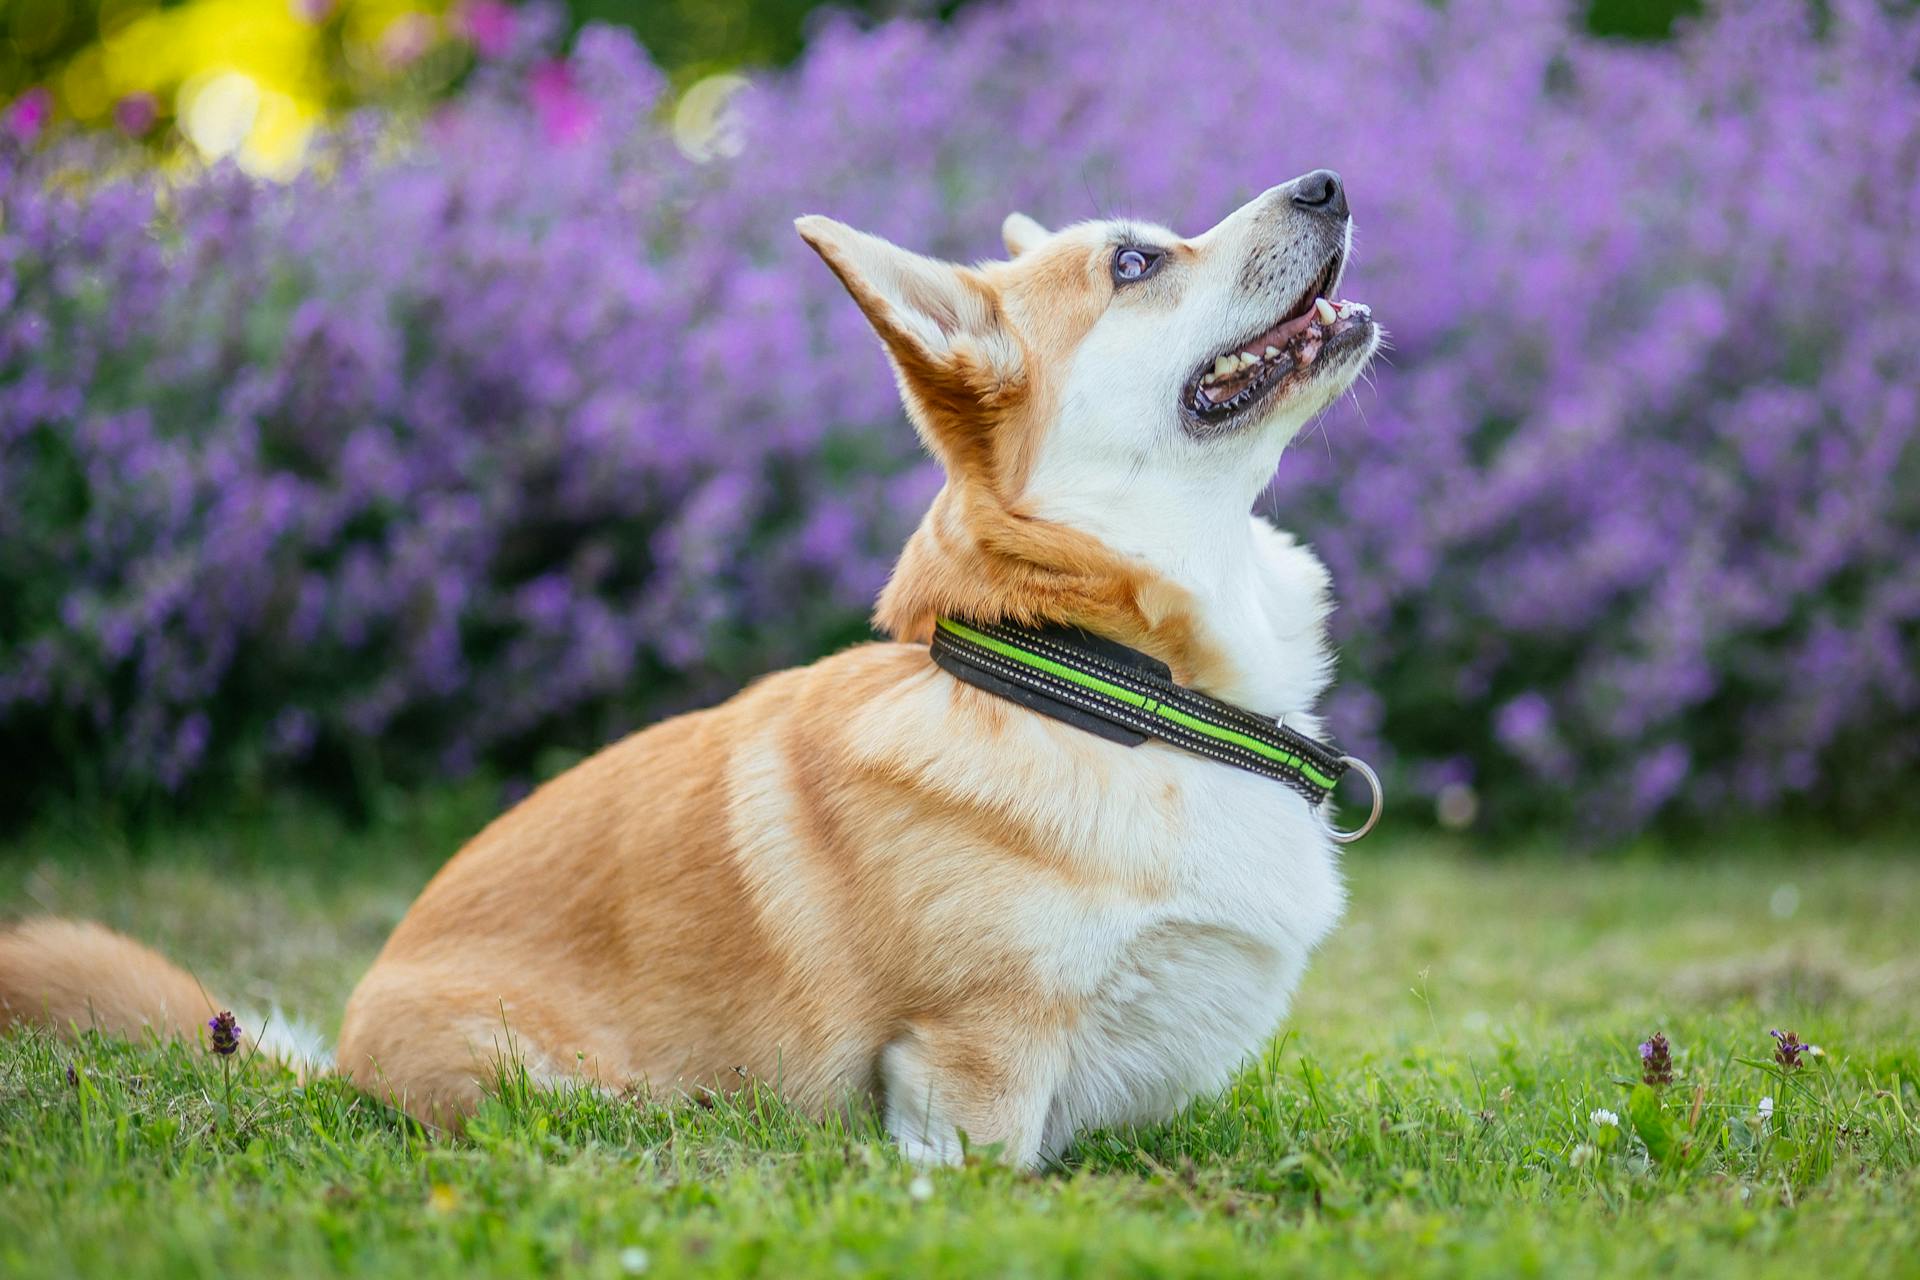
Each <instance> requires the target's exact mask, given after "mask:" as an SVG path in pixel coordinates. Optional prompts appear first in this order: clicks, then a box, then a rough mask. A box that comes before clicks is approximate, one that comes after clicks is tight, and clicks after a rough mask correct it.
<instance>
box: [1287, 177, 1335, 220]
mask: <svg viewBox="0 0 1920 1280" xmlns="http://www.w3.org/2000/svg"><path fill="white" fill-rule="evenodd" d="M1293 202H1294V203H1295V204H1297V205H1299V206H1300V207H1301V208H1302V209H1311V210H1313V211H1314V212H1315V213H1324V214H1326V215H1327V216H1328V217H1329V218H1344V217H1346V216H1347V187H1346V184H1345V183H1343V182H1341V181H1340V175H1339V174H1337V173H1335V172H1334V171H1333V170H1331V169H1315V170H1314V171H1313V172H1312V173H1308V174H1302V175H1301V176H1300V177H1298V178H1295V179H1294V180H1293Z"/></svg>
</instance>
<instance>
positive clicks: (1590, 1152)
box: [1567, 1142, 1600, 1169]
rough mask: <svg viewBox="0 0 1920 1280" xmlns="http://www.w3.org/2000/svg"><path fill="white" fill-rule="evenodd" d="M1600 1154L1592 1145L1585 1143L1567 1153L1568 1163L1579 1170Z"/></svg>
mask: <svg viewBox="0 0 1920 1280" xmlns="http://www.w3.org/2000/svg"><path fill="white" fill-rule="evenodd" d="M1599 1154H1600V1153H1599V1152H1598V1151H1596V1150H1594V1149H1593V1147H1592V1145H1591V1144H1589V1143H1585V1142H1583V1143H1581V1144H1580V1145H1579V1146H1577V1147H1575V1148H1574V1149H1573V1150H1572V1151H1570V1152H1568V1153H1567V1163H1568V1164H1570V1165H1572V1166H1573V1167H1574V1168H1576V1169H1578V1168H1580V1167H1581V1166H1583V1165H1585V1164H1586V1163H1587V1161H1589V1160H1591V1159H1593V1158H1594V1157H1595V1156H1597V1155H1599Z"/></svg>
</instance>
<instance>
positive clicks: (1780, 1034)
mask: <svg viewBox="0 0 1920 1280" xmlns="http://www.w3.org/2000/svg"><path fill="white" fill-rule="evenodd" d="M1767 1034H1768V1035H1770V1036H1772V1037H1773V1039H1774V1042H1775V1043H1774V1050H1773V1060H1774V1061H1775V1062H1777V1063H1779V1064H1780V1065H1781V1066H1782V1067H1784V1068H1786V1069H1787V1070H1788V1071H1793V1070H1795V1069H1797V1068H1798V1067H1799V1066H1800V1059H1801V1058H1802V1057H1804V1056H1806V1055H1807V1054H1814V1055H1816V1056H1817V1055H1818V1054H1819V1052H1820V1049H1819V1046H1817V1045H1811V1044H1807V1043H1805V1042H1804V1041H1802V1040H1801V1039H1800V1037H1799V1036H1797V1035H1795V1034H1794V1033H1793V1032H1791V1031H1769V1032H1767Z"/></svg>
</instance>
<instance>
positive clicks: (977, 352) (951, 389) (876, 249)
mask: <svg viewBox="0 0 1920 1280" xmlns="http://www.w3.org/2000/svg"><path fill="white" fill-rule="evenodd" d="M793 225H794V228H795V229H796V230H797V231H799V233H800V238H801V239H803V240H805V241H806V242H807V243H808V244H810V245H812V246H813V247H814V249H815V250H816V251H818V252H819V254H820V256H821V257H822V258H824V259H826V262H827V265H828V266H829V267H832V268H833V273H834V274H835V275H837V276H839V277H840V283H842V284H844V285H846V286H847V292H848V293H850V294H852V295H853V300H854V301H855V302H856V303H858V304H859V305H860V310H861V311H863V312H865V313H866V317H867V321H868V323H870V324H872V325H873V329H874V332H875V333H878V334H879V335H880V341H881V342H883V343H884V344H886V348H887V354H888V355H890V356H891V357H892V358H893V366H894V368H895V369H896V370H898V371H899V374H900V383H901V387H902V389H903V390H904V391H905V393H906V399H907V404H908V408H909V409H911V410H913V411H914V414H913V418H914V422H915V424H916V425H917V426H919V428H920V430H921V433H922V435H924V436H925V437H926V439H927V443H928V444H929V445H930V446H931V447H932V448H933V449H934V451H935V452H936V453H938V454H939V455H940V456H941V458H942V459H943V460H944V461H945V462H946V463H947V464H948V469H949V471H951V470H952V469H953V468H954V466H956V465H959V466H961V467H971V465H972V464H984V463H985V461H986V459H987V458H988V456H989V455H990V454H991V452H992V449H991V445H990V444H989V442H988V439H987V437H988V436H989V435H990V434H991V425H992V422H993V420H994V418H995V416H996V412H997V410H998V409H999V408H1000V407H1003V406H1002V405H1000V403H999V400H1000V398H1001V396H1002V395H1003V394H1004V393H1005V391H1006V389H1007V388H1008V387H1009V386H1010V385H1011V384H1012V383H1013V382H1014V380H1015V377H1016V375H1017V373H1018V371H1019V368H1020V344H1019V341H1018V339H1016V338H1015V337H1014V336H1013V335H1012V333H1010V332H1009V331H1008V330H1007V329H1006V327H1005V326H1004V325H1003V324H1002V321H1001V314H1000V307H999V300H998V297H997V295H996V294H995V292H994V290H993V288H992V286H991V285H989V284H988V283H987V281H986V279H985V277H984V276H982V275H981V273H980V272H979V271H976V270H974V269H972V268H969V267H961V266H956V265H954V264H953V263H951V262H941V261H939V260H937V259H934V258H926V257H922V256H921V255H919V254H917V253H912V252H909V251H908V250H906V249H902V248H901V247H900V246H898V245H896V244H892V243H889V242H888V241H886V240H882V239H881V238H880V237H879V236H871V235H868V234H867V233H866V232H864V231H855V230H854V229H853V228H852V227H849V226H846V225H845V224H843V223H839V222H835V221H834V220H833V219H832V218H823V217H820V216H819V215H817V214H814V215H809V216H807V217H804V218H797V219H795V220H794V224H793Z"/></svg>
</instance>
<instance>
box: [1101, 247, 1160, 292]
mask: <svg viewBox="0 0 1920 1280" xmlns="http://www.w3.org/2000/svg"><path fill="white" fill-rule="evenodd" d="M1165 256H1166V255H1165V254H1163V253H1161V252H1160V251H1159V250H1158V249H1139V248H1135V247H1134V246H1132V245H1126V246H1123V247H1122V248H1121V249H1120V250H1119V251H1118V252H1116V253H1115V254H1114V255H1113V280H1114V283H1115V284H1132V283H1133V282H1134V281H1135V280H1145V279H1146V278H1147V277H1148V276H1150V275H1152V274H1153V273H1154V272H1155V271H1158V270H1159V269H1160V259H1161V258H1163V257H1165Z"/></svg>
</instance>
